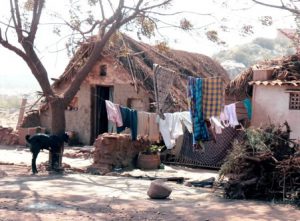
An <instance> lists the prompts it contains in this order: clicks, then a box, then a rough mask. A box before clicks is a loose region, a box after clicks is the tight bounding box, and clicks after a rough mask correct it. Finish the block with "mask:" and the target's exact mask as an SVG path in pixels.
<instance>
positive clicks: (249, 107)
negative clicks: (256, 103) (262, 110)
mask: <svg viewBox="0 0 300 221" xmlns="http://www.w3.org/2000/svg"><path fill="white" fill-rule="evenodd" d="M243 104H244V106H245V108H246V110H247V115H248V119H249V120H251V117H252V105H251V100H250V99H249V98H246V99H245V100H243Z"/></svg>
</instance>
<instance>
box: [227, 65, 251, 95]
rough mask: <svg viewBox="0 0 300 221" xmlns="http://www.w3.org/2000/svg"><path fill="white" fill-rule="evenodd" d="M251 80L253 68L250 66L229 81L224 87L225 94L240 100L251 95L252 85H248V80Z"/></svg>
mask: <svg viewBox="0 0 300 221" xmlns="http://www.w3.org/2000/svg"><path fill="white" fill-rule="evenodd" d="M252 80H253V69H252V67H250V68H248V69H246V70H245V71H243V72H242V73H240V74H239V75H237V76H236V77H235V78H234V79H233V80H231V81H230V82H229V84H228V85H227V87H226V89H225V93H226V95H227V96H230V97H233V98H235V100H242V99H245V98H246V97H248V96H252V86H251V85H249V82H250V81H252Z"/></svg>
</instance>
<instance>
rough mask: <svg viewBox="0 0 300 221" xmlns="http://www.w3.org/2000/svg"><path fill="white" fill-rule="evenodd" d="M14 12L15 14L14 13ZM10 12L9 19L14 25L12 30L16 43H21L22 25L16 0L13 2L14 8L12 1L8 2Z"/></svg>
mask: <svg viewBox="0 0 300 221" xmlns="http://www.w3.org/2000/svg"><path fill="white" fill-rule="evenodd" d="M15 11H16V12H15ZM10 12H11V17H12V20H13V23H14V29H15V30H16V33H17V36H18V41H19V42H22V41H23V33H22V24H21V18H20V12H19V3H18V0H15V6H14V3H13V1H12V0H10Z"/></svg>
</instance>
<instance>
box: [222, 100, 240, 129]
mask: <svg viewBox="0 0 300 221" xmlns="http://www.w3.org/2000/svg"><path fill="white" fill-rule="evenodd" d="M224 113H225V115H226V116H227V118H228V121H229V125H230V126H232V127H235V126H237V125H239V122H238V119H237V116H236V106H235V103H233V104H229V105H225V108H224Z"/></svg>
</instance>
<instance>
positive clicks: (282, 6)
mask: <svg viewBox="0 0 300 221" xmlns="http://www.w3.org/2000/svg"><path fill="white" fill-rule="evenodd" d="M252 1H253V2H255V3H256V4H259V5H263V6H267V7H271V8H278V9H282V10H286V11H289V12H292V13H295V14H297V15H300V11H299V10H297V9H293V8H289V7H287V6H286V5H284V3H283V2H282V1H281V4H282V5H281V6H279V5H272V4H268V3H264V2H260V1H257V0H252Z"/></svg>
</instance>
